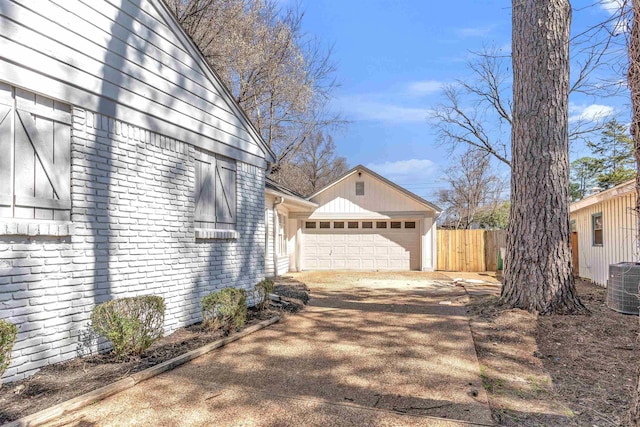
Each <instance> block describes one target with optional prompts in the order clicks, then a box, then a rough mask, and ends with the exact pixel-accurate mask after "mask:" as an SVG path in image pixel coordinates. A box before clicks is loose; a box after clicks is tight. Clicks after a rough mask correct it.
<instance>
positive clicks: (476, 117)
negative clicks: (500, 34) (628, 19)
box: [429, 14, 621, 166]
mask: <svg viewBox="0 0 640 427" xmlns="http://www.w3.org/2000/svg"><path fill="white" fill-rule="evenodd" d="M615 16H618V15H617V14H616V15H615ZM606 22H607V23H609V22H611V20H607V21H606ZM603 28H608V27H607V26H606V25H604V26H603V24H602V23H599V25H597V26H594V27H593V28H590V29H589V31H585V32H583V33H580V34H578V35H577V36H576V37H574V38H573V39H572V42H573V43H572V45H573V46H574V48H575V49H574V51H575V52H576V53H575V57H574V58H573V62H574V63H575V65H576V67H575V69H576V71H575V72H574V75H573V78H572V82H571V86H570V91H569V93H582V94H587V95H600V96H608V95H613V94H615V93H617V91H619V90H620V89H621V86H620V84H619V70H618V68H619V67H617V66H614V65H613V64H617V61H616V60H611V57H612V56H613V57H618V56H619V55H617V54H616V53H614V52H613V48H612V47H611V46H612V44H611V38H612V37H613V34H611V33H610V32H608V33H607V32H605V31H604V30H603ZM510 59H511V57H510V55H509V53H506V52H502V51H501V50H500V49H496V48H486V49H484V50H482V51H481V52H475V53H473V57H472V59H471V60H470V61H468V62H467V68H468V69H469V71H470V75H469V77H468V78H466V79H458V80H456V81H455V83H453V84H449V85H446V86H445V87H444V88H443V98H444V100H443V102H442V103H440V104H439V105H437V106H436V107H435V108H434V109H433V111H432V113H431V115H430V117H429V118H430V120H431V121H432V123H433V124H434V125H435V127H436V131H437V134H438V138H439V140H440V142H441V143H443V144H444V145H448V146H450V147H452V148H456V147H457V146H460V145H462V146H467V147H473V148H476V149H479V150H482V151H484V152H485V153H487V154H490V155H492V156H493V157H495V158H496V159H498V160H499V161H501V162H503V163H504V164H506V165H508V166H510V165H511V151H510V141H509V136H510V132H511V126H512V124H513V123H512V113H511V109H512V99H511V90H512V79H511V73H510V69H509V66H510ZM604 67H610V68H612V70H610V71H611V72H610V73H608V74H610V75H612V76H613V77H611V78H610V79H608V80H607V79H604V78H602V77H600V74H599V73H597V71H599V70H602V69H603V68H604ZM605 119H606V117H599V118H596V119H595V120H592V119H590V120H587V119H584V118H580V117H575V118H574V119H573V120H572V121H571V122H570V123H569V140H570V141H573V140H578V139H584V138H585V137H587V136H588V135H590V134H592V133H593V132H596V131H599V130H601V129H602V128H603V127H604V125H605Z"/></svg>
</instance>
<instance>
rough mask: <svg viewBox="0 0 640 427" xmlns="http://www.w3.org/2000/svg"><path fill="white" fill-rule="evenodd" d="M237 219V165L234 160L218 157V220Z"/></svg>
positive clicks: (230, 220)
mask: <svg viewBox="0 0 640 427" xmlns="http://www.w3.org/2000/svg"><path fill="white" fill-rule="evenodd" d="M235 221H236V165H235V162H234V161H233V160H230V159H226V158H223V157H218V158H217V159H216V222H217V223H223V224H233V223H235Z"/></svg>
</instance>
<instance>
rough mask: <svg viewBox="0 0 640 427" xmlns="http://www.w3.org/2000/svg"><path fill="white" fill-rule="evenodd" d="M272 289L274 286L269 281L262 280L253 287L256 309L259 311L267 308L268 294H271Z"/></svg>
mask: <svg viewBox="0 0 640 427" xmlns="http://www.w3.org/2000/svg"><path fill="white" fill-rule="evenodd" d="M274 288H275V284H274V283H273V281H272V280H269V279H264V280H263V281H262V282H259V283H258V284H257V285H256V286H255V288H254V290H253V295H254V298H255V301H256V307H258V308H259V309H260V310H264V309H266V308H267V307H269V294H272V293H273V289H274Z"/></svg>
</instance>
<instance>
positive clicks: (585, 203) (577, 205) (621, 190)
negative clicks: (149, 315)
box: [569, 179, 636, 213]
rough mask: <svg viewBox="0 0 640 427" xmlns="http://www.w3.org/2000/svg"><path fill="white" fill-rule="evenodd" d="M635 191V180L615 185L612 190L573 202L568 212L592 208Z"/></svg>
mask: <svg viewBox="0 0 640 427" xmlns="http://www.w3.org/2000/svg"><path fill="white" fill-rule="evenodd" d="M635 190H636V180H635V179H632V180H629V181H626V182H623V183H622V184H619V185H616V186H615V187H613V188H609V189H608V190H604V191H601V192H599V193H596V194H592V195H591V196H588V197H585V198H584V199H582V200H578V201H577V202H573V203H572V204H571V205H570V206H569V212H570V213H573V212H577V211H579V210H580V209H584V208H587V207H589V206H593V205H595V204H597V203H600V202H604V201H606V200H610V199H613V198H615V197H619V196H624V195H625V194H629V193H632V192H634V191H635Z"/></svg>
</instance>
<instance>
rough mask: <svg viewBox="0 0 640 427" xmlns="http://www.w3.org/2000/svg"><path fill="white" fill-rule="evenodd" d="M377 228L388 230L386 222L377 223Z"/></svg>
mask: <svg viewBox="0 0 640 427" xmlns="http://www.w3.org/2000/svg"><path fill="white" fill-rule="evenodd" d="M376 228H387V222H386V221H378V222H376Z"/></svg>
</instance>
